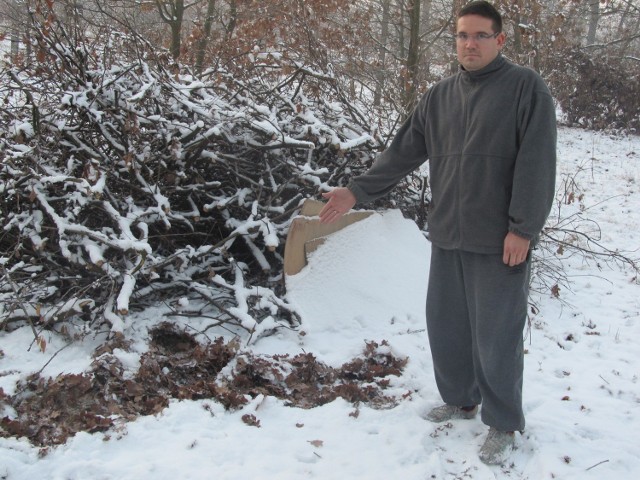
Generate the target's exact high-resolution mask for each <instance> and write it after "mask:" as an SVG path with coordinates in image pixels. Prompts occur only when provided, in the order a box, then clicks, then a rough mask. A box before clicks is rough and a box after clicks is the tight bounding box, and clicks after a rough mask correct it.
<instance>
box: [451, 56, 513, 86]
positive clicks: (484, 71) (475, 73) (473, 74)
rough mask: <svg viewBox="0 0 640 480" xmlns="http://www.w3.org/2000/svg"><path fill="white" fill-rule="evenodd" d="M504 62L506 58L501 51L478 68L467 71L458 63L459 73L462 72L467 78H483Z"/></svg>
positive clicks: (500, 66)
mask: <svg viewBox="0 0 640 480" xmlns="http://www.w3.org/2000/svg"><path fill="white" fill-rule="evenodd" d="M505 63H507V60H506V58H504V57H503V56H502V53H498V56H497V57H496V58H494V59H493V60H492V61H491V63H490V64H489V65H487V66H486V67H484V68H481V69H480V70H472V71H469V70H465V68H464V67H463V66H462V65H460V73H462V74H463V75H464V76H465V77H468V78H469V79H473V80H480V79H481V78H484V77H486V76H488V75H490V74H491V73H493V72H495V71H496V70H499V69H500V68H502V67H503V66H504V64H505Z"/></svg>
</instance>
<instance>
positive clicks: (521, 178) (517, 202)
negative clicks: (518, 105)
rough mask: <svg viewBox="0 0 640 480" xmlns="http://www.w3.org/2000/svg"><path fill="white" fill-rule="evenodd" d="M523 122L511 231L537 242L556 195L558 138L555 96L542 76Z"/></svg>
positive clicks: (519, 134) (524, 114)
mask: <svg viewBox="0 0 640 480" xmlns="http://www.w3.org/2000/svg"><path fill="white" fill-rule="evenodd" d="M519 124H520V125H519V129H518V140H519V149H518V155H517V157H516V162H515V167H514V174H513V189H512V193H511V203H510V205H509V231H510V232H513V233H515V234H517V235H519V236H521V237H523V238H526V239H528V240H532V241H533V243H535V241H536V240H537V237H538V235H539V234H540V232H541V231H542V229H543V228H544V224H545V222H546V221H547V217H548V215H549V212H550V211H551V206H552V205H553V200H554V197H555V178H556V139H557V131H556V115H555V107H554V105H553V99H552V97H551V93H550V92H549V89H548V88H547V86H546V85H545V84H544V82H543V81H542V79H541V78H539V77H538V78H537V82H536V85H535V88H534V91H533V94H532V95H531V101H530V102H529V103H528V104H527V105H526V106H525V107H524V108H523V110H522V113H521V114H520V121H519Z"/></svg>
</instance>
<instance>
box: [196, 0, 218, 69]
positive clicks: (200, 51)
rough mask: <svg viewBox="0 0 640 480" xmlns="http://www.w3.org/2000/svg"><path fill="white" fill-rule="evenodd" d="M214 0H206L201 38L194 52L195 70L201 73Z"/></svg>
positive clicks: (211, 21) (211, 24)
mask: <svg viewBox="0 0 640 480" xmlns="http://www.w3.org/2000/svg"><path fill="white" fill-rule="evenodd" d="M215 6H216V0H207V16H206V18H205V19H204V25H203V32H202V38H201V39H200V42H198V52H197V53H196V72H197V73H198V74H200V73H202V66H203V64H204V56H205V53H206V50H207V46H208V45H209V37H210V36H211V27H212V26H213V13H214V11H215Z"/></svg>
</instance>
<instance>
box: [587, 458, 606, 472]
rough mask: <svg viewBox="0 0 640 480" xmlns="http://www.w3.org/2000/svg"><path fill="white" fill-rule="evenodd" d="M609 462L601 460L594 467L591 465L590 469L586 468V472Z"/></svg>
mask: <svg viewBox="0 0 640 480" xmlns="http://www.w3.org/2000/svg"><path fill="white" fill-rule="evenodd" d="M608 461H609V459H607V460H602V461H601V462H598V463H596V464H595V465H592V466H591V467H589V468H587V470H586V471H587V472H588V471H589V470H591V469H593V468H596V467H597V466H598V465H602V464H603V463H607V462H608Z"/></svg>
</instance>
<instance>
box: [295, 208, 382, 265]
mask: <svg viewBox="0 0 640 480" xmlns="http://www.w3.org/2000/svg"><path fill="white" fill-rule="evenodd" d="M324 205H325V204H324V203H323V202H320V201H318V200H312V199H307V200H305V201H304V204H303V205H302V209H301V210H300V214H299V215H298V216H297V217H296V218H294V219H293V221H292V222H291V227H290V228H289V233H288V234H287V240H286V243H285V246H284V274H285V278H286V276H288V275H295V274H296V273H298V272H300V270H302V269H303V268H304V267H305V266H306V265H307V255H309V254H310V253H311V252H313V251H314V250H316V249H317V248H318V247H319V246H320V245H322V243H323V242H324V240H325V239H326V237H327V236H328V235H331V234H332V233H335V232H337V231H339V230H342V229H343V228H344V227H346V226H348V225H351V224H353V223H355V222H357V221H360V220H363V219H365V218H367V217H368V216H370V215H371V214H372V213H373V212H372V211H368V212H367V211H364V212H349V213H346V214H345V215H343V216H342V217H340V218H339V219H338V220H336V221H335V222H333V223H329V224H322V223H320V219H319V218H318V215H319V214H320V211H321V210H322V208H323V207H324Z"/></svg>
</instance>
